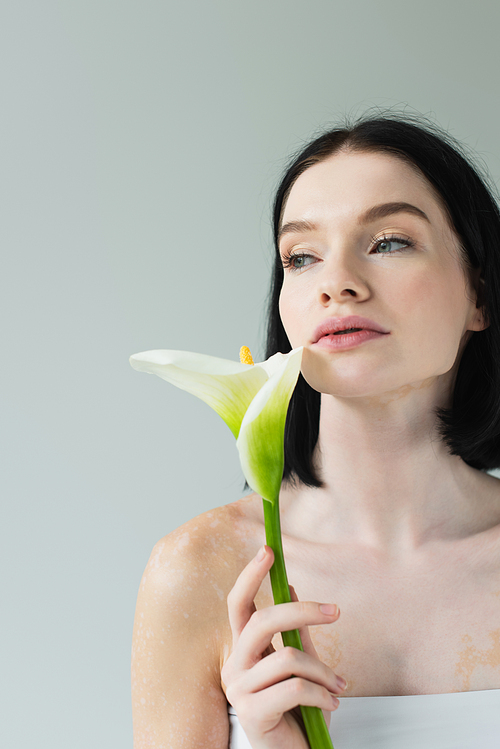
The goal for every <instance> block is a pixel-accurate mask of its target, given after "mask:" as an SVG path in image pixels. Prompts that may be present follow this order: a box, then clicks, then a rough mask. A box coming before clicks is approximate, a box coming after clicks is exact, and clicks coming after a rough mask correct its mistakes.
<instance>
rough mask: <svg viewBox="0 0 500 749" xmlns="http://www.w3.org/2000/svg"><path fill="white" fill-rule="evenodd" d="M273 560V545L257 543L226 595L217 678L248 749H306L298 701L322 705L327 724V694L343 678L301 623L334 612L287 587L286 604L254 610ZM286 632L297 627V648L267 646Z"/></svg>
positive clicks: (327, 618) (330, 703)
mask: <svg viewBox="0 0 500 749" xmlns="http://www.w3.org/2000/svg"><path fill="white" fill-rule="evenodd" d="M273 561H274V556H273V552H272V549H271V548H270V547H269V546H265V547H263V549H261V550H260V551H259V553H258V554H257V556H256V557H255V558H254V559H252V561H251V562H250V564H248V565H247V566H246V567H245V569H244V570H243V571H242V572H241V574H240V575H239V577H238V579H237V580H236V583H235V585H234V587H233V588H232V590H231V592H230V593H229V595H228V599H227V603H228V611H229V623H230V625H231V631H232V635H233V651H232V653H231V655H230V657H229V658H228V659H227V661H226V663H225V664H224V667H223V669H222V674H221V675H222V679H223V681H224V684H225V686H226V697H227V699H228V701H229V702H230V703H231V704H232V705H233V707H234V708H235V710H236V712H237V713H238V718H239V720H240V723H241V725H242V727H243V729H244V731H245V733H246V734H247V736H248V738H249V740H250V742H251V744H252V747H253V749H305V748H306V747H308V746H309V744H308V742H307V739H306V737H305V734H304V733H303V730H302V729H301V727H300V723H301V721H300V718H299V719H298V720H297V716H300V712H299V711H298V706H299V705H314V706H316V707H319V708H322V709H323V713H324V715H325V719H326V721H327V724H329V721H330V712H331V711H332V710H335V709H336V708H337V707H338V704H339V701H338V699H337V698H336V697H335V696H334V695H335V694H339V693H341V692H342V691H343V689H344V688H345V682H344V680H343V679H341V678H339V677H337V676H336V675H335V674H334V672H333V671H332V670H331V669H330V668H328V666H326V665H325V664H324V663H322V662H321V661H320V660H319V659H318V655H317V653H316V650H315V648H314V645H313V644H312V641H311V637H310V635H309V631H308V625H311V624H328V623H330V622H334V621H336V620H337V619H338V616H339V611H338V608H337V607H336V606H332V605H331V604H327V605H325V604H318V603H313V602H306V601H302V602H300V601H299V600H298V598H297V596H296V594H295V591H294V590H293V588H292V587H291V586H290V591H291V596H292V603H284V604H279V605H277V606H270V607H269V608H265V609H261V610H260V611H257V610H256V608H255V604H254V599H255V596H256V595H257V592H258V590H259V588H260V586H261V584H262V581H263V580H264V578H265V576H266V575H267V573H268V572H269V570H270V568H271V566H272V564H273ZM320 606H321V608H320ZM322 608H323V610H322ZM325 609H326V610H325ZM291 629H298V630H299V631H300V635H301V639H302V644H303V647H304V652H302V651H300V650H297V649H296V648H290V647H285V648H282V649H281V650H275V649H274V648H273V646H272V644H271V640H272V638H273V636H274V635H275V634H276V633H277V632H285V631H288V630H291ZM292 675H293V676H294V677H295V678H290V677H291V676H292ZM291 711H294V713H295V715H294V713H292V712H291Z"/></svg>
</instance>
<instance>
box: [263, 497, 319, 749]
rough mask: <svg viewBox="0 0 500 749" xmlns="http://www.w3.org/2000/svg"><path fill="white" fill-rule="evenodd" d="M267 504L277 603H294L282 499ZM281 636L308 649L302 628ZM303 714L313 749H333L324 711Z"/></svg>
mask: <svg viewBox="0 0 500 749" xmlns="http://www.w3.org/2000/svg"><path fill="white" fill-rule="evenodd" d="M263 502H264V524H265V528H266V543H267V545H268V546H270V547H271V549H272V550H273V552H274V564H273V566H272V567H271V570H270V572H269V575H270V577H271V588H272V590H273V598H274V603H290V602H291V600H292V598H291V596H290V588H289V587H288V579H287V575H286V569H285V558H284V556H283V545H282V543H281V524H280V512H279V497H276V499H275V500H274V502H268V501H267V500H265V499H264V500H263ZM281 636H282V638H283V645H285V646H291V647H294V648H297V649H298V650H304V648H303V647H302V641H301V639H300V634H299V630H298V629H292V630H290V631H289V632H282V633H281ZM300 711H301V713H302V719H303V721H304V725H305V727H306V732H307V738H308V739H309V744H310V746H311V749H333V744H332V739H331V737H330V733H329V731H328V728H327V725H326V723H325V719H324V717H323V713H322V711H321V709H320V708H319V707H310V706H304V705H301V706H300Z"/></svg>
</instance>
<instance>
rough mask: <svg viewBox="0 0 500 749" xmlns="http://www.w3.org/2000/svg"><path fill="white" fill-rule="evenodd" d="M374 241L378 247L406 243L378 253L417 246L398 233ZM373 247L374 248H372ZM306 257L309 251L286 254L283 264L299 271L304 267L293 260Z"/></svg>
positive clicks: (373, 238)
mask: <svg viewBox="0 0 500 749" xmlns="http://www.w3.org/2000/svg"><path fill="white" fill-rule="evenodd" d="M372 242H374V243H375V247H378V245H380V244H382V242H399V243H400V244H404V245H406V247H405V248H403V249H400V250H393V251H392V252H378V253H375V254H377V255H394V254H395V253H396V252H404V251H405V250H406V249H409V248H411V247H414V246H415V243H414V242H413V240H412V239H409V238H408V237H400V236H398V235H396V234H389V235H384V236H383V237H379V239H376V238H375V237H372ZM372 249H373V248H372ZM305 257H311V255H310V253H308V252H297V253H291V254H290V255H285V256H284V257H283V258H282V264H283V268H284V269H287V268H288V269H290V270H292V271H299V270H302V268H296V267H295V266H294V265H293V261H294V260H295V258H305Z"/></svg>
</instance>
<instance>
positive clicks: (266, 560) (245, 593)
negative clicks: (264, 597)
mask: <svg viewBox="0 0 500 749" xmlns="http://www.w3.org/2000/svg"><path fill="white" fill-rule="evenodd" d="M273 562H274V554H273V550H272V549H271V547H270V546H263V547H262V548H261V549H259V551H258V553H257V554H256V555H255V557H254V558H253V559H252V561H251V562H249V564H247V566H246V567H245V568H244V569H243V571H242V572H241V573H240V574H239V575H238V578H237V580H236V582H235V584H234V585H233V587H232V589H231V591H230V592H229V595H228V597H227V609H228V614H229V624H230V626H231V632H232V634H233V648H234V647H235V645H236V642H237V641H238V638H239V636H240V634H241V632H242V631H243V628H244V627H245V626H246V624H247V622H248V620H249V619H250V617H251V616H252V614H253V613H254V611H255V604H254V599H255V596H256V595H257V593H258V592H259V588H260V586H261V585H262V583H263V581H264V578H265V577H266V575H267V573H268V572H269V570H270V569H271V567H272V565H273Z"/></svg>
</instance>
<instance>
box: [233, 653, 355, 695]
mask: <svg viewBox="0 0 500 749" xmlns="http://www.w3.org/2000/svg"><path fill="white" fill-rule="evenodd" d="M292 676H294V677H300V678H302V679H306V680H307V681H310V682H313V683H314V684H319V686H321V687H324V688H325V689H327V690H328V691H329V692H333V693H335V694H342V692H343V691H344V684H345V682H344V680H343V679H340V678H339V677H337V675H336V674H335V673H334V672H333V671H332V669H331V668H329V667H328V666H327V665H326V664H324V663H323V662H322V661H320V660H318V659H317V658H316V657H315V656H313V655H309V654H308V653H305V652H302V650H298V649H297V648H292V647H285V648H280V649H279V650H276V651H275V652H274V653H272V654H270V655H268V656H266V658H262V660H260V661H259V662H258V663H256V664H255V666H254V667H253V668H251V669H248V670H247V671H244V672H243V673H242V675H241V676H240V678H239V679H238V689H239V690H240V691H241V692H243V693H245V694H247V693H255V692H259V691H261V690H262V689H267V688H268V687H270V686H272V685H273V684H276V683H278V682H280V681H285V680H286V679H290V678H291V677H292Z"/></svg>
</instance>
